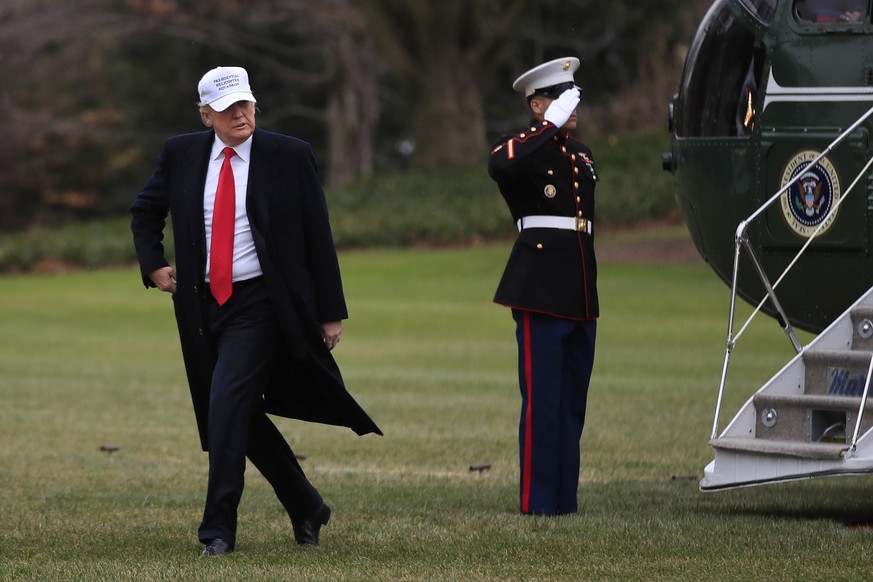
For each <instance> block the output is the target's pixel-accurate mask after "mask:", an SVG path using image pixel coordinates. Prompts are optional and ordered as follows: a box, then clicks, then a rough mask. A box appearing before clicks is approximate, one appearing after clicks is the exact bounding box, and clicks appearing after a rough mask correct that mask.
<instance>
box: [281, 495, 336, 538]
mask: <svg viewBox="0 0 873 582" xmlns="http://www.w3.org/2000/svg"><path fill="white" fill-rule="evenodd" d="M329 521H330V507H328V506H327V503H324V504H322V506H321V508H320V509H319V510H318V511H316V512H315V513H313V514H312V515H311V516H310V517H309V518H308V519H304V520H301V521H300V522H299V523H294V522H292V523H291V525H292V527H293V528H294V539H296V540H297V543H298V544H300V545H301V546H302V545H306V544H309V545H310V546H317V545H318V534H319V532H321V526H323V525H327V522H329Z"/></svg>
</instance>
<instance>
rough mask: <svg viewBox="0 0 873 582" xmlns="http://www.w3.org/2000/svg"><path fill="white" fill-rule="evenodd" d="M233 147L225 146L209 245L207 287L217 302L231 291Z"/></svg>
mask: <svg viewBox="0 0 873 582" xmlns="http://www.w3.org/2000/svg"><path fill="white" fill-rule="evenodd" d="M235 153H236V152H234V150H233V148H224V162H223V163H222V164H221V172H220V173H219V174H218V189H217V190H216V191H215V207H214V209H213V212H212V244H211V245H210V248H209V289H210V291H212V296H213V297H215V300H216V301H218V304H219V305H224V303H225V302H226V301H227V300H228V299H229V298H230V294H231V293H232V292H233V227H234V223H235V222H236V187H235V185H234V181H233V169H232V168H231V167H230V158H232V157H233V155H234V154H235Z"/></svg>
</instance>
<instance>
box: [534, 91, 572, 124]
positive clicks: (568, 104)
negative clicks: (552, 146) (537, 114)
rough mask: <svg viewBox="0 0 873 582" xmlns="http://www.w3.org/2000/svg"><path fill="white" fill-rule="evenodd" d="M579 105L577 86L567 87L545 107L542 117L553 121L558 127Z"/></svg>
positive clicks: (565, 121)
mask: <svg viewBox="0 0 873 582" xmlns="http://www.w3.org/2000/svg"><path fill="white" fill-rule="evenodd" d="M577 105H579V87H573V88H572V89H567V90H566V91H564V92H563V93H561V95H560V97H558V98H557V99H555V100H554V101H552V102H551V103H550V104H549V108H548V109H546V112H545V114H544V115H543V119H545V120H546V121H548V122H549V123H554V124H555V125H557V126H558V127H563V126H564V124H565V123H567V120H568V119H570V116H571V115H573V112H574V111H576V106H577Z"/></svg>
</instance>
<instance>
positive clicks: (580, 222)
mask: <svg viewBox="0 0 873 582" xmlns="http://www.w3.org/2000/svg"><path fill="white" fill-rule="evenodd" d="M576 232H588V220H586V219H585V218H582V217H581V216H577V217H576Z"/></svg>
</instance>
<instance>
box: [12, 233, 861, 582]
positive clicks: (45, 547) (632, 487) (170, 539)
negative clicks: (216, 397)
mask: <svg viewBox="0 0 873 582" xmlns="http://www.w3.org/2000/svg"><path fill="white" fill-rule="evenodd" d="M604 240H605V239H604ZM603 244H609V241H608V240H606V241H605V242H604V243H603ZM507 253H508V246H507V245H486V246H481V247H476V248H471V249H448V250H434V251H420V250H419V251H412V250H397V251H372V252H371V251H366V252H364V251H361V252H346V253H343V254H342V255H341V262H342V267H343V273H344V278H345V284H346V292H347V297H348V300H349V308H350V311H351V319H350V320H349V321H348V322H347V323H346V327H345V333H344V336H343V341H342V342H341V344H340V346H339V348H338V349H337V351H336V352H335V354H336V356H337V359H338V361H339V363H340V365H341V367H342V369H343V372H344V374H345V377H346V381H347V384H348V386H349V388H350V389H351V391H352V392H353V393H354V394H355V395H356V397H357V398H358V399H359V401H360V402H361V403H362V404H363V405H364V407H365V408H366V409H367V410H368V411H369V412H370V413H371V415H372V416H373V417H374V419H375V420H376V421H377V423H378V424H379V425H380V427H381V428H382V429H383V430H384V432H385V436H384V437H381V438H380V437H374V436H367V437H363V438H359V437H356V436H355V435H354V434H353V433H352V432H351V431H349V430H347V429H341V428H337V427H326V426H319V425H310V424H304V423H300V422H295V421H290V420H287V419H279V420H278V421H277V422H278V424H279V426H280V428H281V429H282V431H283V432H284V434H285V435H286V437H287V438H288V439H289V441H290V442H291V444H292V446H293V447H294V448H295V450H296V451H297V452H298V453H299V454H303V455H306V459H305V461H303V464H304V468H305V469H306V470H307V473H308V475H309V476H310V478H311V479H312V481H313V482H314V483H315V485H316V486H317V487H319V489H320V490H321V492H322V493H323V495H324V496H325V498H326V500H327V501H328V503H329V504H330V505H331V506H332V507H333V509H334V515H333V518H332V520H331V522H330V524H329V525H328V526H327V527H326V528H324V530H323V531H322V544H321V546H320V547H319V548H317V549H316V548H306V549H301V548H298V547H297V546H296V545H295V543H294V540H293V534H292V532H291V527H290V523H289V521H288V519H287V517H286V516H285V515H284V514H283V512H282V509H281V506H280V505H279V503H278V502H277V501H276V499H275V498H274V496H273V494H272V492H271V491H270V489H269V487H268V486H267V484H266V482H265V481H264V480H263V479H262V478H261V477H260V475H259V474H258V473H257V472H256V471H255V470H254V469H252V470H251V471H250V473H249V479H248V483H247V488H246V493H245V495H244V497H243V503H242V507H241V511H240V530H239V538H238V543H237V551H236V552H235V553H234V554H232V555H230V556H228V557H226V558H221V559H213V560H201V559H199V558H198V557H197V556H198V552H199V550H200V548H201V546H200V544H199V543H198V542H197V538H196V530H197V525H198V523H199V519H200V512H201V510H202V501H203V496H204V489H205V485H206V456H205V454H203V453H202V452H200V450H199V443H198V439H197V433H196V429H195V424H194V417H193V413H192V410H191V404H190V401H189V397H188V390H187V386H186V383H185V376H184V371H183V369H182V363H181V356H180V354H179V349H178V339H177V337H176V331H175V326H174V323H173V321H172V315H171V307H170V300H169V297H168V296H166V295H163V294H160V293H158V292H155V291H149V292H147V291H145V290H144V289H143V288H142V287H141V285H140V284H139V282H138V276H137V274H136V272H135V271H134V270H133V269H118V270H110V271H94V272H77V273H73V274H67V275H56V276H48V275H43V276H18V277H4V278H0V345H2V349H0V403H2V405H0V443H2V444H0V580H40V581H43V580H48V581H51V580H258V581H260V580H850V579H852V580H854V579H862V578H864V577H865V576H868V575H869V572H870V567H869V566H868V564H867V563H866V559H867V558H866V552H867V550H868V548H869V547H870V545H871V543H873V530H870V529H866V528H862V529H854V528H850V527H847V524H849V523H855V522H859V521H860V522H867V521H873V497H871V495H870V494H869V490H870V488H871V485H873V481H871V479H873V478H871V477H851V478H840V479H829V480H817V481H808V482H801V483H793V484H784V485H771V486H766V487H758V488H751V489H741V490H736V491H727V492H721V493H709V494H702V493H700V492H698V489H697V482H696V480H697V479H698V478H699V477H700V476H701V475H702V470H703V467H704V465H705V464H706V463H707V462H709V460H710V459H711V451H710V449H709V447H708V445H707V440H708V437H709V432H710V428H711V424H712V410H713V405H714V400H715V393H716V389H717V387H718V377H719V373H720V370H721V359H722V356H723V349H724V334H725V330H726V324H727V322H726V316H727V309H728V290H727V288H726V287H725V286H724V285H723V284H722V283H721V282H720V281H718V280H717V279H716V277H715V276H714V275H713V274H712V273H711V271H710V270H709V269H708V268H707V267H706V266H705V265H703V264H702V262H701V263H699V264H689V265H643V264H610V263H608V262H605V263H603V264H602V265H601V276H600V292H601V303H602V312H603V316H602V318H601V320H600V324H599V337H598V354H597V361H596V365H595V371H594V378H593V380H592V385H591V395H590V402H589V412H588V422H587V424H586V428H585V434H584V435H583V438H582V451H583V452H582V466H583V469H582V474H581V483H580V512H579V514H578V515H576V516H566V517H560V518H531V517H522V516H520V515H518V514H517V451H516V442H517V441H516V438H517V437H516V427H517V416H518V409H519V395H518V387H517V380H516V374H515V366H516V363H515V349H516V348H515V341H514V336H513V333H514V329H513V324H512V320H511V317H510V315H509V312H508V311H507V310H505V309H503V308H500V307H497V306H494V305H492V304H491V303H490V299H491V294H492V292H493V289H494V287H495V286H496V284H497V280H498V278H499V276H500V273H501V271H502V268H503V264H504V261H505V258H506V255H507ZM806 341H808V339H807V340H806ZM743 342H744V343H741V344H740V345H739V346H738V348H737V349H736V351H735V352H734V354H735V355H734V358H733V361H734V364H733V366H734V367H733V368H732V376H731V378H732V382H731V388H732V390H731V392H730V393H729V395H728V398H727V405H726V412H725V415H724V418H723V419H722V426H724V424H725V423H726V422H727V421H728V420H729V419H730V416H732V414H733V413H734V412H735V410H736V409H737V407H738V406H739V405H740V404H741V403H742V401H743V400H744V399H745V397H746V396H747V395H748V394H749V393H750V392H751V390H752V389H754V388H755V387H757V384H759V383H760V382H762V381H763V380H764V379H766V378H768V377H769V376H770V375H772V374H773V373H774V372H776V371H777V370H778V369H779V368H780V367H781V366H782V365H783V364H784V362H785V361H787V359H788V357H789V356H790V355H791V349H790V344H789V343H788V341H787V339H786V338H785V337H784V335H783V334H782V332H781V330H780V329H779V328H778V326H777V325H776V324H775V323H773V322H772V321H769V320H761V321H756V323H755V324H754V325H753V328H752V330H750V332H749V334H747V336H746V337H744V339H743ZM756 383H757V384H756ZM103 445H113V446H118V447H120V450H119V451H118V452H115V453H106V452H101V451H100V450H99V449H100V447H101V446H103ZM474 463H490V464H491V469H490V470H489V471H486V472H483V473H481V474H480V473H474V472H470V470H469V466H470V465H471V464H474Z"/></svg>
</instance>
